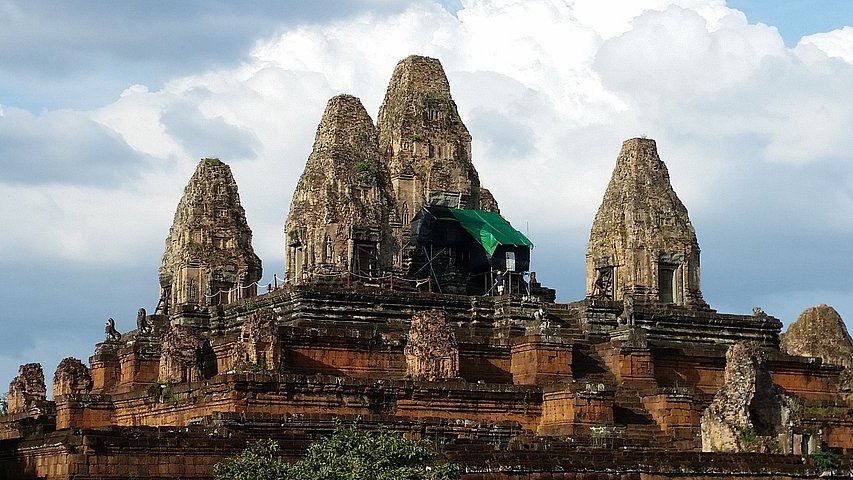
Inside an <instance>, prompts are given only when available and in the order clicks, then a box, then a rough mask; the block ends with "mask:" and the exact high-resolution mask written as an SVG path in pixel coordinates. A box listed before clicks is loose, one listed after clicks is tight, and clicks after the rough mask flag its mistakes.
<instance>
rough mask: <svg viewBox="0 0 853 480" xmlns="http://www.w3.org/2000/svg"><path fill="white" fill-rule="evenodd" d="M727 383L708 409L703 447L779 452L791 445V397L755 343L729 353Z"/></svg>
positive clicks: (703, 422)
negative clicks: (777, 384) (765, 365)
mask: <svg viewBox="0 0 853 480" xmlns="http://www.w3.org/2000/svg"><path fill="white" fill-rule="evenodd" d="M724 378H725V383H724V385H723V387H722V388H721V389H720V391H719V392H717V394H716V395H715V396H714V400H713V401H712V402H711V405H710V406H709V407H708V408H707V409H706V410H705V411H704V412H703V413H702V419H701V432H702V450H703V451H706V452H716V451H724V452H725V451H731V452H778V453H782V452H784V451H785V450H786V449H787V446H788V445H789V444H790V441H789V439H790V436H791V431H790V428H791V427H790V426H789V424H788V420H789V418H790V417H791V409H790V407H789V406H788V405H789V400H788V399H787V398H785V396H784V394H783V393H782V392H781V390H779V388H778V387H777V386H776V385H774V384H773V381H772V380H771V378H770V374H769V373H768V372H767V370H766V369H765V368H764V355H763V354H762V352H761V348H760V347H759V346H758V345H757V344H754V343H736V344H734V345H732V346H731V347H729V349H728V351H727V352H726V370H725V374H724Z"/></svg>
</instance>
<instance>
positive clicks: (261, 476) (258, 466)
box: [213, 440, 288, 480]
mask: <svg viewBox="0 0 853 480" xmlns="http://www.w3.org/2000/svg"><path fill="white" fill-rule="evenodd" d="M276 451H278V443H276V442H275V440H258V441H257V442H255V443H252V444H250V445H249V446H248V447H247V448H246V449H245V450H243V453H241V454H240V455H239V456H238V457H236V458H232V459H230V460H226V461H225V462H220V463H217V464H216V465H214V466H213V475H214V477H215V478H216V480H281V479H285V478H287V471H288V465H287V464H286V463H284V462H282V461H279V460H276V458H275V452H276Z"/></svg>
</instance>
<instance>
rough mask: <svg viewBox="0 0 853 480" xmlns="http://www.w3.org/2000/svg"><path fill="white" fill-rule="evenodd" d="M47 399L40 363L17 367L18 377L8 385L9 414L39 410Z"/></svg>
mask: <svg viewBox="0 0 853 480" xmlns="http://www.w3.org/2000/svg"><path fill="white" fill-rule="evenodd" d="M46 399H47V387H46V386H45V384H44V371H42V368H41V364H40V363H25V364H23V365H21V366H20V367H18V376H17V377H15V378H14V379H13V380H12V382H11V383H9V394H8V395H7V398H6V400H7V401H8V402H9V403H8V405H7V409H8V412H9V413H22V412H29V411H31V410H33V409H40V408H41V407H42V405H43V402H45V400H46Z"/></svg>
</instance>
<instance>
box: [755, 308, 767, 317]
mask: <svg viewBox="0 0 853 480" xmlns="http://www.w3.org/2000/svg"><path fill="white" fill-rule="evenodd" d="M752 316H753V317H766V316H767V314H766V313H764V309H762V308H761V307H752Z"/></svg>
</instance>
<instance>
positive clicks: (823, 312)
mask: <svg viewBox="0 0 853 480" xmlns="http://www.w3.org/2000/svg"><path fill="white" fill-rule="evenodd" d="M780 342H781V344H780V348H781V349H782V351H784V352H786V353H788V354H789V355H799V356H803V357H817V358H820V359H821V360H823V362H824V363H829V364H832V365H839V366H842V367H844V370H842V372H841V375H840V378H839V384H838V390H839V392H840V393H841V394H842V395H843V396H844V398H845V399H846V400H848V401H851V400H853V339H851V338H850V333H849V332H848V331H847V326H846V325H845V324H844V320H843V319H842V318H841V315H839V314H838V312H837V311H835V309H834V308H832V307H830V306H828V305H818V306H815V307H811V308H807V309H805V310H803V312H802V313H800V315H799V316H798V317H797V320H796V321H795V322H794V323H792V324H791V325H790V326H788V331H787V332H785V333H783V334H782V335H781V338H780Z"/></svg>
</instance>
